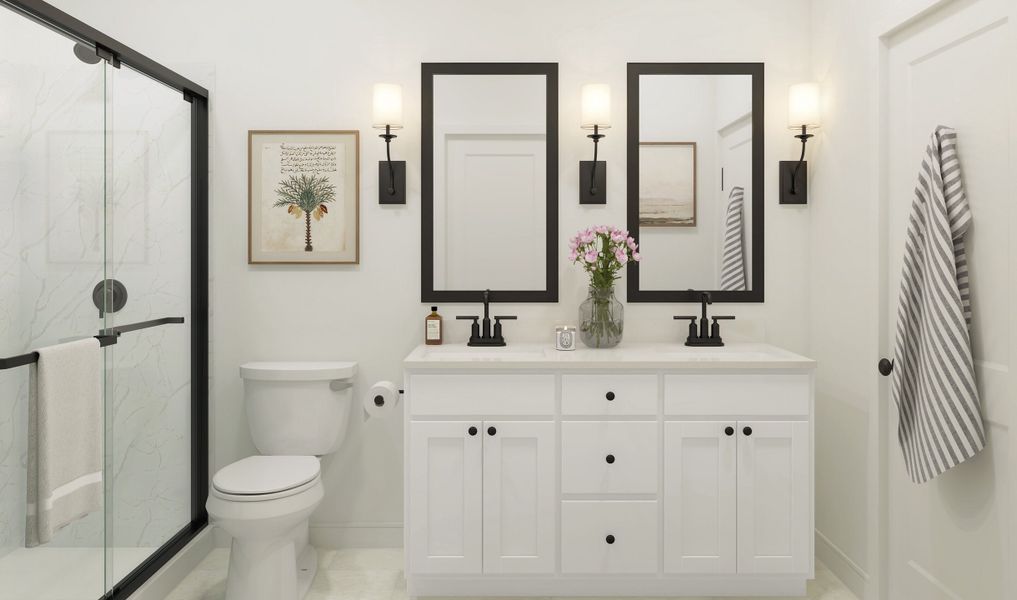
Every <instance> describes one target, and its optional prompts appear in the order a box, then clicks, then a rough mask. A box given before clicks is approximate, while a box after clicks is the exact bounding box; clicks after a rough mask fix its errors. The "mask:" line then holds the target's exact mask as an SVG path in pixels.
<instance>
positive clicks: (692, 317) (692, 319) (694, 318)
mask: <svg viewBox="0 0 1017 600" xmlns="http://www.w3.org/2000/svg"><path fill="white" fill-rule="evenodd" d="M698 318H699V317H697V316H696V315H675V316H674V320H675V321H681V320H682V319H688V320H689V321H692V322H693V323H695V322H696V319H698Z"/></svg>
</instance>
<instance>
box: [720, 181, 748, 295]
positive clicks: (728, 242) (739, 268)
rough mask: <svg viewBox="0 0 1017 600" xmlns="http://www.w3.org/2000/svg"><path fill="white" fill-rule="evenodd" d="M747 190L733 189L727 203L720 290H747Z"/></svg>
mask: <svg viewBox="0 0 1017 600" xmlns="http://www.w3.org/2000/svg"><path fill="white" fill-rule="evenodd" d="M744 205H745V190H743V189H742V188H740V187H733V188H731V196H730V197H729V198H728V203H727V222H726V223H725V227H724V248H723V254H722V255H721V265H720V289H722V290H734V291H743V290H744V289H745V247H744V246H745V244H744V240H745V235H744V234H745V232H744V230H743V229H744V220H745V218H744V210H743V209H744Z"/></svg>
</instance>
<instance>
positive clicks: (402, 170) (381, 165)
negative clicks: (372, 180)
mask: <svg viewBox="0 0 1017 600" xmlns="http://www.w3.org/2000/svg"><path fill="white" fill-rule="evenodd" d="M388 165H389V163H388V161H385V160H380V161H378V204H406V161H405V160H393V161H392V169H391V171H389V166H388ZM391 173H395V185H394V186H393V185H392V181H391ZM390 187H393V188H395V194H389V193H388V191H389V188H390Z"/></svg>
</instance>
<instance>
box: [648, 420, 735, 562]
mask: <svg viewBox="0 0 1017 600" xmlns="http://www.w3.org/2000/svg"><path fill="white" fill-rule="evenodd" d="M735 425H736V423H735V422H734V421H705V422H704V421H692V422H684V421H677V422H669V423H665V425H664V570H665V571H666V572H668V573H734V572H735V538H736V529H737V521H736V512H735V500H736V493H735V484H736V471H735V469H736V463H737V456H736V451H737V446H738V436H737V432H736V431H735ZM729 434H730V435H729Z"/></svg>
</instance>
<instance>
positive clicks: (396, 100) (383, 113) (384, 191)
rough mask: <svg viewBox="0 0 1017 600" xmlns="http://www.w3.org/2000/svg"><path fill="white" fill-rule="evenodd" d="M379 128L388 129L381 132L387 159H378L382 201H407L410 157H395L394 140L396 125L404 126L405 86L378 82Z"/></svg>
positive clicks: (376, 116) (376, 117)
mask: <svg viewBox="0 0 1017 600" xmlns="http://www.w3.org/2000/svg"><path fill="white" fill-rule="evenodd" d="M373 123H374V124H373V127H374V128H375V129H384V130H385V133H383V134H381V135H379V136H378V137H380V138H381V139H383V140H385V158H386V160H385V161H379V162H378V203H379V204H406V161H404V160H397V161H394V162H393V161H392V140H393V139H395V137H396V136H395V134H393V133H392V131H393V130H395V129H402V128H403V88H402V86H401V85H397V84H393V83H378V84H375V86H374V121H373Z"/></svg>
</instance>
